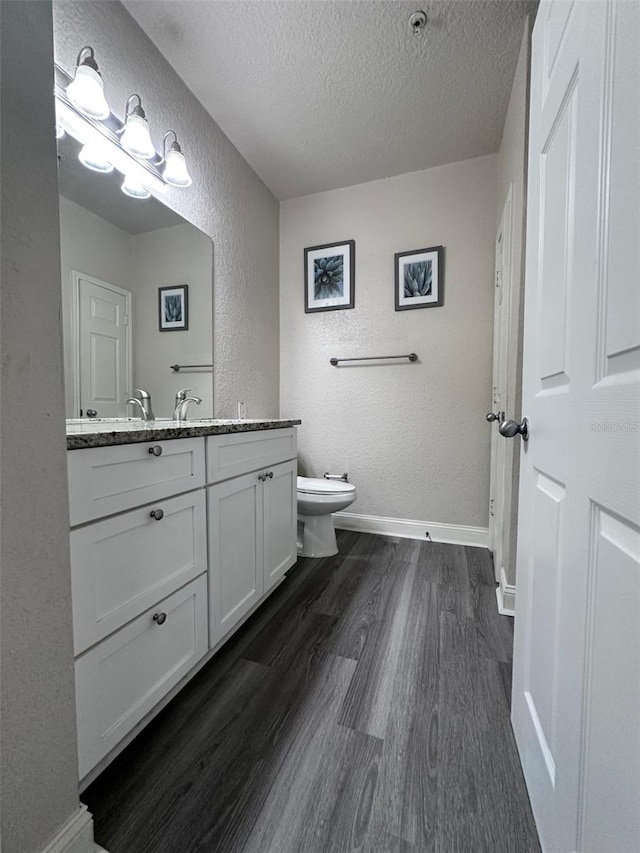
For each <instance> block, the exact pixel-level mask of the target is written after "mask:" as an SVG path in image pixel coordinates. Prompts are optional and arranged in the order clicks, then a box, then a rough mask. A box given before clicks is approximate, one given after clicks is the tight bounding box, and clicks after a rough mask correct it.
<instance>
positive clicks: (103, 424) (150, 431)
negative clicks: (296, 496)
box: [67, 418, 302, 450]
mask: <svg viewBox="0 0 640 853" xmlns="http://www.w3.org/2000/svg"><path fill="white" fill-rule="evenodd" d="M300 423H302V421H299V420H291V419H289V420H275V419H262V420H260V419H253V420H215V419H206V420H192V421H169V420H166V421H163V420H159V421H141V420H139V419H136V418H129V419H127V420H111V421H110V420H107V419H105V420H93V421H92V420H87V419H82V420H72V421H67V450H80V449H83V448H85V447H105V446H107V445H111V444H132V443H134V442H140V441H160V440H163V441H166V440H167V439H170V438H197V437H199V436H203V435H222V434H224V433H230V432H253V431H256V430H265V429H286V428H287V427H293V426H297V425H298V424H300Z"/></svg>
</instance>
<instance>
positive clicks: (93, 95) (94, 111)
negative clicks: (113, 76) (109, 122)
mask: <svg viewBox="0 0 640 853" xmlns="http://www.w3.org/2000/svg"><path fill="white" fill-rule="evenodd" d="M67 97H68V98H69V100H70V101H71V103H72V104H73V105H74V106H75V107H77V108H78V109H79V110H80V112H82V113H84V114H85V115H87V116H89V117H90V118H93V119H105V118H108V117H109V114H110V112H111V110H110V109H109V104H108V103H107V99H106V98H105V96H104V85H103V82H102V77H101V76H100V71H99V70H98V63H97V62H96V60H95V56H94V53H93V48H92V47H89V46H88V45H87V47H83V48H82V50H81V51H80V53H79V54H78V59H77V60H76V73H75V77H74V78H73V80H72V81H71V83H69V85H68V86H67Z"/></svg>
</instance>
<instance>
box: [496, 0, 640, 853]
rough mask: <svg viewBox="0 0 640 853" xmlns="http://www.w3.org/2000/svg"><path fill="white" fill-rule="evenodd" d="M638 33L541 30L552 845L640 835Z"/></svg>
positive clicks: (527, 643)
mask: <svg viewBox="0 0 640 853" xmlns="http://www.w3.org/2000/svg"><path fill="white" fill-rule="evenodd" d="M639 43H640V4H638V3H635V2H633V3H622V2H620V3H614V2H606V3H605V2H564V1H563V0H551V2H543V3H542V4H541V6H540V8H539V11H538V16H537V20H536V25H535V29H534V34H533V46H532V69H531V81H532V82H531V116H530V139H529V190H528V191H529V201H528V223H527V229H528V232H527V271H526V288H525V325H524V368H523V413H524V414H525V415H526V416H527V417H528V418H529V421H530V429H531V436H530V440H529V441H528V443H526V444H523V446H522V455H521V481H520V520H519V527H518V566H517V569H518V594H517V604H516V622H515V649H514V686H513V712H512V720H513V726H514V730H515V734H516V740H517V743H518V748H519V751H520V756H521V759H522V764H523V769H524V773H525V778H526V781H527V786H528V789H529V794H530V797H531V802H532V806H533V810H534V814H535V818H536V822H537V824H538V829H539V832H540V836H541V842H542V847H543V850H544V851H545V853H571V852H572V851H580V853H637V851H639V850H640V807H639V803H640V713H639V711H640V433H639V425H640V286H639V282H640V264H639V260H638V251H639V245H640V220H639V198H640V186H639V181H638V162H639V153H640V135H639V128H638V111H639V105H640V100H639V94H638V93H639V92H640V65H639V59H638V44H639ZM516 440H517V441H521V439H519V438H518V439H516Z"/></svg>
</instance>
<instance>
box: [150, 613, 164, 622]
mask: <svg viewBox="0 0 640 853" xmlns="http://www.w3.org/2000/svg"><path fill="white" fill-rule="evenodd" d="M153 621H154V622H155V623H156V624H157V625H164V623H165V622H166V621H167V614H166V613H154V614H153Z"/></svg>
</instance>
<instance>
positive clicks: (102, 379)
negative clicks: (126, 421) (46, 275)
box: [74, 273, 131, 418]
mask: <svg viewBox="0 0 640 853" xmlns="http://www.w3.org/2000/svg"><path fill="white" fill-rule="evenodd" d="M74 278H75V279H76V286H77V290H78V337H79V347H78V350H79V353H78V359H79V362H78V375H79V382H78V385H79V396H80V399H79V406H80V411H79V412H78V414H79V415H80V416H82V415H83V414H84V415H86V413H87V409H94V410H95V411H96V412H97V413H98V415H99V416H100V417H109V418H114V417H121V416H125V415H126V408H127V407H126V404H125V400H126V398H127V397H128V396H129V393H130V390H131V388H130V385H131V375H130V373H131V365H130V358H131V354H130V322H131V318H130V315H131V293H129V291H126V290H122V289H121V288H119V287H116V286H115V285H112V284H108V283H107V282H101V281H99V280H98V279H94V278H91V277H90V276H86V275H82V274H79V273H74Z"/></svg>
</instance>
